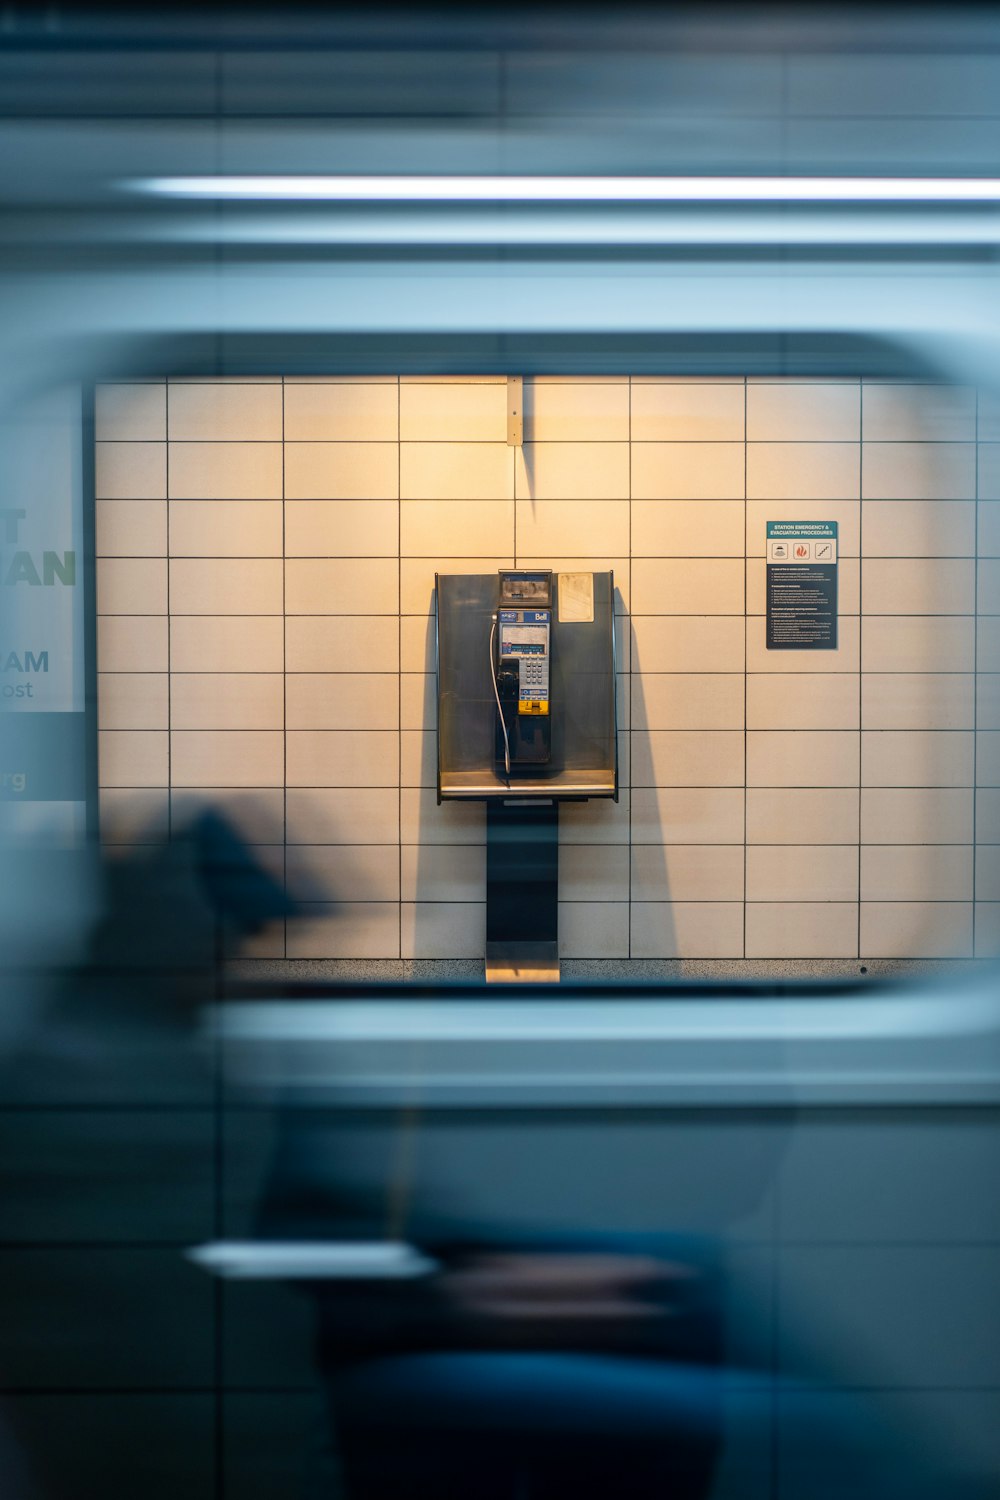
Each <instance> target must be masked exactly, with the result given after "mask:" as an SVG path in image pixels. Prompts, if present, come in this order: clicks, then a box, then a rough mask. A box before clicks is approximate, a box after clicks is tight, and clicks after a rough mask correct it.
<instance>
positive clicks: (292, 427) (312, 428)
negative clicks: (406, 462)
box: [285, 380, 400, 443]
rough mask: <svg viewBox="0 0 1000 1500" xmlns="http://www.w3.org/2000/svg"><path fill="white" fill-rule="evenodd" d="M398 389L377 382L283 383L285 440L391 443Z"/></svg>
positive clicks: (396, 419) (395, 431)
mask: <svg viewBox="0 0 1000 1500" xmlns="http://www.w3.org/2000/svg"><path fill="white" fill-rule="evenodd" d="M399 399H400V397H399V391H398V388H397V386H396V382H395V381H394V380H392V381H388V382H386V383H384V384H383V383H380V384H371V383H368V384H364V383H358V384H354V385H352V384H348V383H347V382H345V381H338V382H337V384H336V385H298V384H296V385H291V384H289V385H286V386H285V441H286V442H289V443H301V442H327V443H329V442H341V443H343V442H369V443H394V442H396V440H397V438H398V437H399Z"/></svg>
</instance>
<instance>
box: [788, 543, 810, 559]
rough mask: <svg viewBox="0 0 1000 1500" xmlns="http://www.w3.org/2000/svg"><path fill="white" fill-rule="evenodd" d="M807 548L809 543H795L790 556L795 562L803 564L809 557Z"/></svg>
mask: <svg viewBox="0 0 1000 1500" xmlns="http://www.w3.org/2000/svg"><path fill="white" fill-rule="evenodd" d="M809 547H810V543H809V542H796V543H795V546H794V548H793V549H792V556H793V557H794V558H795V560H796V562H804V561H806V560H807V559H808V557H809Z"/></svg>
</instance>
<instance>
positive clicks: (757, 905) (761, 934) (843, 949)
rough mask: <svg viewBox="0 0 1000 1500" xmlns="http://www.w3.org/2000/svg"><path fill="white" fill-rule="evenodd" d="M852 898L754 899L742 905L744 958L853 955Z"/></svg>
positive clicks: (855, 939)
mask: <svg viewBox="0 0 1000 1500" xmlns="http://www.w3.org/2000/svg"><path fill="white" fill-rule="evenodd" d="M857 953H858V907H857V903H856V902H853V901H851V902H837V901H818V902H808V901H776V902H768V901H756V902H751V903H748V905H747V908H746V956H747V958H856V957H857Z"/></svg>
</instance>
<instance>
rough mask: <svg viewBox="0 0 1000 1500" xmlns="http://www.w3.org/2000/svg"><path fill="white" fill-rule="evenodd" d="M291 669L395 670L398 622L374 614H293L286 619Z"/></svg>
mask: <svg viewBox="0 0 1000 1500" xmlns="http://www.w3.org/2000/svg"><path fill="white" fill-rule="evenodd" d="M285 670H286V671H288V672H396V671H398V670H399V622H398V620H395V619H392V618H391V617H386V616H377V615H376V616H371V615H367V616H366V615H336V616H332V615H292V616H289V618H288V619H287V620H286V621H285Z"/></svg>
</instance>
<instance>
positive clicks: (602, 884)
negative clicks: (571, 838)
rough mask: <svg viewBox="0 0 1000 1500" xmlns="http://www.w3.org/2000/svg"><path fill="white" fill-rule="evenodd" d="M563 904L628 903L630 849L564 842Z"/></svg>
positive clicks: (561, 855)
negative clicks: (570, 902) (584, 902)
mask: <svg viewBox="0 0 1000 1500" xmlns="http://www.w3.org/2000/svg"><path fill="white" fill-rule="evenodd" d="M559 899H560V901H627V900H628V899H629V869H628V849H627V848H626V846H625V845H624V844H576V843H563V844H562V845H561V846H560V849H559Z"/></svg>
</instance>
